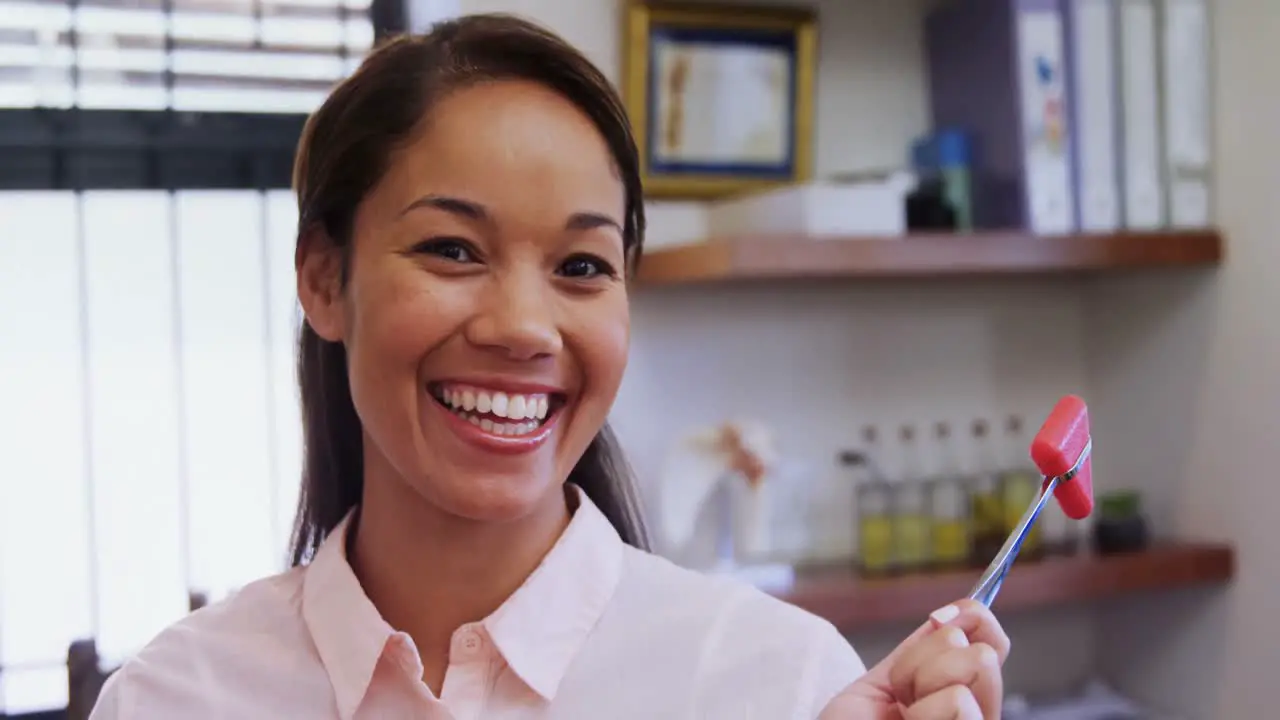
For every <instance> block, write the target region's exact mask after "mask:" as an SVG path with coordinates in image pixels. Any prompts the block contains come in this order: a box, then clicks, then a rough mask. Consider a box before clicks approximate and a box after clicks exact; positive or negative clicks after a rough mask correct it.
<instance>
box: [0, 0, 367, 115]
mask: <svg viewBox="0 0 1280 720" xmlns="http://www.w3.org/2000/svg"><path fill="white" fill-rule="evenodd" d="M373 39H374V27H373V20H372V17H371V9H370V0H0V107H10V108H14V107H18V108H31V107H54V108H73V107H77V108H91V109H133V110H164V109H173V110H182V111H206V112H221V111H230V112H254V113H262V112H275V113H307V112H310V111H312V110H314V109H315V108H316V107H317V106H318V105H319V103H320V102H321V101H322V100H323V98H324V96H325V94H326V93H327V92H328V91H329V89H330V88H332V86H333V85H334V83H336V82H337V81H339V80H341V79H342V78H343V77H345V76H346V75H348V74H350V73H351V71H352V70H354V69H355V67H356V65H358V64H359V62H360V60H361V59H362V58H363V57H364V55H365V54H366V53H367V52H368V50H369V48H370V47H372V45H373Z"/></svg>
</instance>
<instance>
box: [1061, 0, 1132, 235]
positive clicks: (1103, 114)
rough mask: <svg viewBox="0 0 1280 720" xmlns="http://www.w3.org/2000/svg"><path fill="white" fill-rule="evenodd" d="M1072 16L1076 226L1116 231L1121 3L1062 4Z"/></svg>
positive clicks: (1093, 0)
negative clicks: (1119, 5) (1118, 46)
mask: <svg viewBox="0 0 1280 720" xmlns="http://www.w3.org/2000/svg"><path fill="white" fill-rule="evenodd" d="M1063 2H1064V4H1065V5H1064V10H1065V11H1066V12H1068V13H1070V16H1069V21H1070V27H1071V33H1070V36H1069V38H1070V39H1069V42H1070V43H1071V47H1070V57H1071V61H1072V65H1071V72H1072V73H1073V77H1074V88H1075V92H1074V97H1072V99H1071V104H1072V108H1073V109H1074V111H1075V142H1076V157H1075V162H1076V168H1075V181H1076V188H1075V190H1076V192H1075V195H1076V203H1077V206H1078V207H1077V212H1076V221H1077V225H1078V229H1079V230H1080V231H1082V232H1098V233H1102V232H1113V231H1115V230H1117V229H1119V228H1120V226H1121V219H1122V213H1121V210H1122V207H1121V192H1120V190H1121V187H1120V150H1121V144H1120V107H1121V106H1120V82H1119V72H1118V71H1119V58H1118V57H1117V45H1118V41H1119V32H1118V28H1117V25H1118V10H1117V4H1116V0H1074V1H1073V0H1063Z"/></svg>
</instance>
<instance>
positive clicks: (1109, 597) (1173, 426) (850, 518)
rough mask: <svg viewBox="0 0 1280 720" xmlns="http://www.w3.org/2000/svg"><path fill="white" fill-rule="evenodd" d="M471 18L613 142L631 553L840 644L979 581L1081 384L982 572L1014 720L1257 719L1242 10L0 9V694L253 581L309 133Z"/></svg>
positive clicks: (290, 402) (37, 690)
mask: <svg viewBox="0 0 1280 720" xmlns="http://www.w3.org/2000/svg"><path fill="white" fill-rule="evenodd" d="M485 11H505V12H514V13H518V14H521V15H524V16H526V17H529V18H532V19H534V20H537V21H539V22H542V23H544V24H545V25H547V26H549V27H550V28H552V29H554V30H555V31H557V32H559V33H561V34H562V35H563V36H564V37H565V38H566V39H568V40H569V41H570V42H572V43H574V44H575V45H577V46H578V47H579V48H581V49H582V50H583V51H585V52H586V53H587V54H588V56H590V57H591V58H592V59H593V60H594V61H595V62H596V63H597V64H599V65H600V67H601V68H602V69H603V70H604V71H605V73H606V74H607V75H608V76H609V77H610V78H611V79H612V80H614V81H615V82H616V83H617V84H618V87H619V89H620V91H621V92H623V93H624V95H625V96H626V98H627V102H628V105H629V109H630V111H631V113H632V117H633V122H634V123H635V124H636V126H637V130H638V132H639V133H640V138H641V140H642V146H643V147H642V150H643V153H644V156H645V163H646V188H647V193H648V195H649V199H648V212H649V216H650V227H651V230H650V234H649V239H648V252H647V253H646V255H647V258H646V261H645V262H644V263H643V268H642V271H641V273H640V276H639V277H638V278H637V280H636V283H635V287H634V289H633V312H634V345H633V351H632V357H631V365H630V368H629V371H628V375H627V377H626V381H625V384H624V387H623V390H622V393H621V395H620V397H619V399H618V402H617V404H616V406H615V410H614V413H613V418H612V422H613V423H614V425H615V428H616V430H617V431H618V433H619V435H620V437H621V439H622V442H623V444H624V446H625V448H626V449H627V451H628V452H629V455H630V458H631V460H632V462H633V465H634V467H635V470H636V472H637V475H638V477H639V479H640V486H641V492H642V495H643V499H644V501H645V505H646V511H647V513H648V517H649V519H650V522H651V524H652V525H653V526H654V529H655V535H656V540H657V549H658V551H660V552H662V553H664V554H666V555H668V556H670V557H672V558H674V559H677V560H678V561H679V562H682V563H684V564H687V565H689V566H691V567H695V568H698V569H700V570H705V571H707V572H732V573H738V574H740V575H741V576H742V577H743V579H744V580H747V581H750V582H756V583H758V584H760V585H761V586H762V587H763V588H764V589H766V590H768V591H769V592H773V593H776V594H778V595H779V596H780V597H782V598H784V599H786V600H788V601H790V602H794V603H796V604H798V605H800V606H802V607H805V608H807V609H809V610H812V611H814V612H816V613H818V614H821V615H823V616H825V617H827V618H828V619H830V620H831V621H832V622H834V623H836V624H837V626H839V627H840V628H841V629H842V630H843V631H845V632H846V634H847V635H848V636H849V637H850V639H851V641H852V642H854V643H855V645H856V646H857V647H858V649H859V650H860V652H862V654H863V656H864V659H866V660H867V661H868V663H870V662H873V661H875V660H876V659H878V658H879V657H880V656H881V655H883V653H885V652H887V650H888V649H890V648H891V647H893V645H895V644H896V642H897V641H898V640H899V639H900V638H901V637H902V636H903V635H904V634H905V633H906V632H909V630H910V629H911V628H912V627H914V626H915V625H916V624H918V622H919V621H920V620H921V619H922V618H923V616H924V615H925V614H926V613H927V612H928V611H929V610H931V609H933V608H934V607H937V606H938V605H940V604H943V603H945V602H947V601H949V600H951V599H953V598H954V597H957V596H959V595H962V594H963V593H965V592H966V591H967V590H968V587H969V585H970V584H971V583H972V581H973V580H974V578H976V576H977V572H978V568H980V567H981V565H982V564H983V563H984V561H985V560H986V559H989V557H990V554H991V551H992V544H993V542H994V543H995V544H997V545H998V542H999V540H1000V539H1001V538H1002V535H1003V533H1004V532H1005V531H1007V529H1008V526H1009V524H1010V523H1011V521H1012V520H1013V519H1016V515H1017V514H1018V513H1019V512H1020V511H1021V509H1022V507H1024V506H1025V503H1026V502H1027V501H1028V500H1029V497H1030V495H1031V494H1032V493H1033V492H1034V489H1035V487H1036V486H1037V478H1036V477H1035V476H1034V474H1033V469H1032V467H1031V466H1030V463H1029V460H1028V458H1027V453H1026V447H1027V443H1028V442H1029V440H1030V437H1031V435H1032V434H1033V433H1034V432H1035V430H1036V428H1037V427H1038V425H1039V423H1040V422H1041V421H1042V420H1043V419H1044V416H1045V414H1046V413H1047V412H1048V410H1049V409H1050V407H1051V406H1052V404H1053V402H1054V401H1055V400H1056V399H1057V398H1058V397H1059V396H1061V395H1063V394H1067V393H1076V394H1080V395H1082V396H1083V397H1084V398H1086V399H1087V400H1088V401H1089V404H1090V408H1091V413H1092V423H1093V431H1094V437H1095V438H1096V449H1095V454H1094V460H1093V469H1094V482H1095V490H1096V492H1097V495H1098V498H1099V508H1098V512H1096V513H1095V516H1094V518H1092V519H1091V520H1090V521H1089V522H1088V523H1084V524H1075V523H1071V522H1068V521H1066V520H1065V518H1064V517H1062V516H1061V514H1060V513H1057V512H1052V513H1050V514H1049V515H1048V516H1047V517H1045V518H1044V520H1043V522H1042V523H1041V525H1040V530H1039V532H1038V534H1037V535H1036V536H1035V538H1034V540H1033V541H1032V543H1031V545H1030V546H1029V547H1028V549H1027V550H1026V551H1025V552H1024V554H1025V555H1026V557H1025V558H1024V559H1023V560H1022V561H1020V563H1019V566H1018V567H1017V568H1015V570H1014V571H1013V573H1012V575H1011V576H1010V579H1009V581H1008V584H1007V586H1006V590H1005V591H1004V594H1002V596H1001V598H1000V600H999V601H998V602H997V604H996V606H995V607H996V610H997V612H998V613H999V614H1000V616H1001V618H1002V620H1003V621H1004V622H1005V624H1006V627H1007V629H1008V630H1009V632H1010V634H1011V636H1012V637H1013V639H1014V647H1015V650H1014V654H1013V656H1012V658H1011V660H1010V663H1009V665H1008V667H1007V671H1006V673H1007V685H1008V690H1009V692H1010V696H1011V701H1010V703H1009V707H1008V708H1007V712H1008V714H1009V716H1010V717H1018V718H1026V719H1030V718H1035V717H1055V718H1102V717H1134V718H1137V717H1152V718H1157V717H1159V718H1165V717H1167V718H1185V719H1188V720H1192V719H1194V720H1211V719H1223V720H1234V719H1235V718H1241V719H1243V718H1256V717H1263V716H1268V714H1269V713H1271V712H1272V706H1273V704H1274V701H1273V699H1272V691H1271V686H1272V676H1273V674H1274V671H1273V670H1272V668H1273V667H1274V666H1275V665H1276V664H1277V663H1280V635H1277V633H1276V632H1275V631H1274V629H1273V627H1274V622H1273V617H1272V616H1273V614H1274V608H1275V607H1277V602H1280V556H1277V554H1276V553H1275V552H1270V551H1269V548H1270V546H1271V545H1272V538H1271V537H1270V535H1269V530H1271V529H1272V528H1273V527H1274V526H1273V518H1274V517H1275V508H1276V507H1277V506H1278V505H1280V489H1277V488H1274V487H1272V485H1273V484H1274V483H1273V482H1272V481H1271V480H1270V477H1271V475H1272V474H1274V467H1273V465H1272V463H1271V462H1270V461H1271V459H1272V458H1273V455H1272V446H1273V444H1274V439H1273V438H1272V435H1273V434H1274V431H1275V429H1276V427H1277V423H1276V421H1275V419H1274V414H1275V412H1276V408H1277V407H1280V382H1278V381H1277V379H1276V374H1275V368H1276V367H1277V366H1278V365H1280V324H1278V323H1276V322H1275V321H1274V320H1273V319H1271V318H1270V317H1269V316H1270V315H1271V314H1272V313H1273V311H1274V310H1275V309H1277V308H1280V295H1278V294H1277V293H1280V290H1278V289H1277V285H1276V283H1275V282H1274V281H1273V277H1272V276H1273V274H1274V269H1275V268H1276V267H1277V266H1278V265H1280V244H1277V242H1276V241H1275V236H1276V233H1277V230H1278V229H1280V203H1277V202H1276V197H1275V188H1276V187H1280V169H1278V168H1280V142H1277V140H1278V138H1277V136H1276V128H1280V99H1277V98H1280V76H1278V75H1277V74H1276V73H1274V72H1269V70H1270V66H1271V63H1270V62H1269V60H1268V58H1272V57H1273V56H1274V47H1273V45H1274V38H1276V37H1278V36H1280V5H1278V4H1276V3H1275V2H1273V0H1231V1H1230V2H1228V1H1226V0H794V1H793V2H791V3H790V4H784V5H782V6H779V5H777V4H773V5H768V6H765V5H761V4H759V3H750V2H748V3H743V2H741V1H738V2H732V3H731V2H716V3H713V4H711V5H708V6H697V7H692V6H687V5H681V6H666V5H661V4H651V3H638V2H637V3H627V2H622V1H621V0H373V1H372V3H371V2H370V0H0V457H2V458H3V460H4V465H3V468H0V717H42V718H43V717H48V718H55V717H59V718H60V717H73V718H74V717H83V716H84V714H85V713H86V712H87V708H88V707H89V706H90V705H91V703H92V699H93V696H94V693H95V691H96V688H97V687H98V686H99V684H100V682H101V678H102V677H103V676H104V675H105V674H107V673H109V672H110V671H111V670H112V669H113V668H115V667H117V666H118V665H119V664H120V663H121V662H122V661H123V660H125V659H127V658H128V657H129V656H130V654H132V653H134V652H136V651H137V650H138V649H139V648H141V647H142V646H143V645H144V644H146V642H147V641H148V640H149V639H150V638H151V637H152V636H154V634H155V633H156V632H158V631H159V630H160V629H161V628H163V627H165V626H166V625H168V624H170V623H172V622H174V621H175V620H177V619H179V618H181V617H182V616H184V615H185V614H186V613H188V612H190V611H191V610H192V609H194V608H196V607H198V606H200V605H202V604H204V603H207V602H213V601H217V600H219V599H221V598H223V597H225V596H226V595H227V594H228V593H231V592H234V591H235V589H236V588H238V587H241V586H243V585H244V584H246V583H248V582H250V581H252V580H254V579H256V578H259V577H262V576H265V575H268V574H272V573H275V572H278V571H280V570H281V569H283V567H284V564H285V548H286V544H287V540H288V535H289V531H290V527H291V521H292V514H293V509H294V503H295V502H296V497H297V489H298V476H299V471H300V443H301V437H300V429H299V423H298V408H297V394H296V388H295V385H294V372H293V351H294V349H293V347H294V337H295V335H294V333H295V331H296V328H297V322H298V317H299V315H298V308H297V303H296V299H295V296H294V278H293V265H292V262H293V243H294V232H295V229H296V228H295V224H296V214H295V207H294V205H293V201H292V197H291V195H290V193H289V174H290V169H291V163H292V153H293V149H294V146H295V144H296V142H297V137H298V133H299V131H300V129H301V127H302V123H303V121H304V120H305V117H306V114H307V113H308V112H310V111H311V110H313V109H315V108H316V107H317V106H318V105H319V103H320V102H321V101H322V100H323V98H324V97H325V95H326V93H327V91H328V90H329V89H330V88H331V87H332V86H333V85H334V83H336V82H338V81H340V80H341V79H342V78H343V77H345V76H347V75H348V74H349V73H350V72H351V71H352V70H353V69H354V68H355V67H356V66H358V64H359V62H360V60H361V58H362V57H363V56H364V55H365V54H366V53H367V52H368V51H369V50H370V48H371V47H373V46H374V44H375V43H376V42H377V40H378V39H380V38H382V37H385V36H387V35H390V34H394V33H396V32H399V31H403V30H420V29H424V28H426V27H428V26H429V25H430V23H431V22H433V21H435V20H438V19H443V18H447V17H451V16H455V15H458V14H462V13H471V12H485ZM726 448H728V449H726ZM735 449H736V450H743V451H746V452H749V453H754V454H756V455H758V456H759V457H760V458H761V459H762V460H763V462H764V465H765V466H766V468H767V470H766V472H765V473H764V474H763V476H756V475H754V474H753V475H752V477H750V478H744V477H742V475H743V473H740V472H735V470H734V467H733V465H732V463H729V462H727V461H726V463H725V464H724V466H723V467H721V466H719V465H717V464H716V462H717V460H718V459H722V458H730V457H734V456H735V453H734V452H730V450H735ZM1052 712H1058V713H1060V714H1050V713H1052ZM1106 713H1110V714H1106Z"/></svg>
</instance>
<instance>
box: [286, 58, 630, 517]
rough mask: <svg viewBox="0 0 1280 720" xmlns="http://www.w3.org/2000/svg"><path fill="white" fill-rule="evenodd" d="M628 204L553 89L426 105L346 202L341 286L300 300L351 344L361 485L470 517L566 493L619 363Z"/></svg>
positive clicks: (329, 334) (514, 85)
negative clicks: (348, 223) (347, 258)
mask: <svg viewBox="0 0 1280 720" xmlns="http://www.w3.org/2000/svg"><path fill="white" fill-rule="evenodd" d="M623 212H624V190H623V185H622V182H621V180H620V179H619V177H618V176H617V174H616V172H615V170H614V163H613V161H612V157H611V155H610V154H609V151H608V148H607V146H606V145H605V142H604V139H603V137H602V136H601V135H600V133H599V132H598V131H597V130H596V129H595V127H594V125H592V123H591V121H590V120H589V119H588V118H587V117H586V115H584V114H583V113H582V112H581V111H579V110H578V109H577V108H576V107H575V106H574V105H572V104H571V103H569V102H568V101H567V100H564V99H563V98H561V97H560V96H558V95H556V94H555V93H553V92H551V91H549V90H547V89H545V88H542V87H541V86H538V85H535V84H531V83H524V82H494V83H485V84H481V85H478V86H474V87H471V88H467V89H464V90H461V91H458V92H455V93H452V94H451V95H449V96H448V97H447V99H445V100H444V101H443V102H441V103H439V104H438V105H437V106H436V107H435V109H434V110H433V112H432V114H431V116H430V117H429V118H428V122H427V123H425V124H424V126H423V128H422V130H421V131H420V134H419V135H418V136H417V137H416V138H414V139H413V141H412V142H411V143H410V144H409V145H407V146H406V147H404V148H403V149H402V150H401V151H399V152H398V153H397V154H396V155H395V156H394V157H393V159H392V163H391V166H390V168H389V170H388V172H387V174H386V175H385V176H384V177H383V178H382V180H381V181H380V183H379V184H378V185H377V186H376V187H375V188H374V189H373V191H372V192H371V193H370V194H369V195H368V196H367V197H366V198H365V200H364V201H363V203H362V204H361V206H360V207H359V209H358V212H357V215H356V218H355V225H354V232H353V238H352V239H353V249H352V254H351V266H350V275H349V280H348V284H347V285H346V287H345V288H344V289H343V290H342V291H341V292H340V293H338V294H335V297H334V300H333V301H332V302H328V303H325V302H318V303H317V302H315V301H314V299H313V301H312V303H311V304H312V305H317V306H319V309H313V308H310V307H309V308H308V318H309V319H310V321H311V322H312V325H313V327H315V328H316V330H317V332H319V333H320V334H321V335H322V336H323V337H326V339H330V340H341V341H342V342H343V343H344V344H345V346H346V349H347V359H348V365H349V374H350V383H351V392H352V398H353V400H354V402H355V407H356V411H357V413H358V414H359V416H360V419H361V421H362V423H363V425H364V432H365V438H364V442H365V457H366V460H365V463H366V468H367V472H366V475H367V477H366V482H381V481H383V479H382V478H380V477H377V475H379V474H386V475H389V476H391V478H390V479H391V481H394V482H404V483H407V484H408V485H409V486H410V487H411V488H412V489H413V490H415V491H416V492H417V494H419V495H420V496H421V497H423V498H425V499H426V500H428V501H429V502H431V503H433V504H434V505H436V506H437V507H438V508H439V509H441V510H443V511H445V512H447V513H450V514H453V515H457V516H461V517H466V518H471V519H475V520H507V519H514V518H517V517H520V516H522V515H524V514H526V513H528V512H529V511H531V510H532V508H534V507H535V506H536V505H537V504H538V503H539V501H542V500H546V499H548V497H549V494H550V493H552V492H553V491H554V492H556V493H558V492H559V488H560V486H561V485H562V483H563V482H564V480H565V478H566V477H567V476H568V474H569V471H570V470H571V469H572V468H573V466H574V464H575V463H576V462H577V461H578V459H579V457H581V455H582V453H583V451H584V450H585V449H586V448H587V445H588V444H589V443H590V442H591V440H592V438H594V437H595V435H596V433H597V431H599V430H600V428H601V426H602V425H603V424H604V422H605V418H606V416H607V414H608V412H609V408H610V406H611V405H612V403H613V400H614V397H615V396H616V394H617V391H618V386H619V384H620V382H621V380H622V373H623V369H624V367H625V366H626V357H627V347H628V341H629V335H630V322H629V312H628V302H627V291H626V285H625V283H624V262H625V256H624V252H623V240H622V230H621V228H622V224H623ZM313 265H315V266H316V267H320V266H322V265H323V266H326V267H329V266H332V265H333V263H332V262H329V263H320V262H316V263H313ZM304 274H305V270H304ZM304 282H305V281H304ZM304 293H305V291H304ZM371 467H381V468H385V469H386V472H385V473H378V472H373V471H369V470H368V468H371Z"/></svg>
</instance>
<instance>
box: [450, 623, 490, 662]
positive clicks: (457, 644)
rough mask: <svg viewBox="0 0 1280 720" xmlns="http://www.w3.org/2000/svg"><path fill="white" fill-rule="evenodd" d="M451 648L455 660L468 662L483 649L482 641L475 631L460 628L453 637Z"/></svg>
mask: <svg viewBox="0 0 1280 720" xmlns="http://www.w3.org/2000/svg"><path fill="white" fill-rule="evenodd" d="M453 647H454V654H455V655H456V659H458V660H470V659H472V658H474V657H475V656H476V655H478V654H479V653H480V650H481V649H482V648H483V647H484V639H483V638H481V637H480V633H478V632H476V631H475V630H472V629H471V628H462V629H460V630H458V634H457V635H456V636H455V637H454V642H453Z"/></svg>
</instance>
